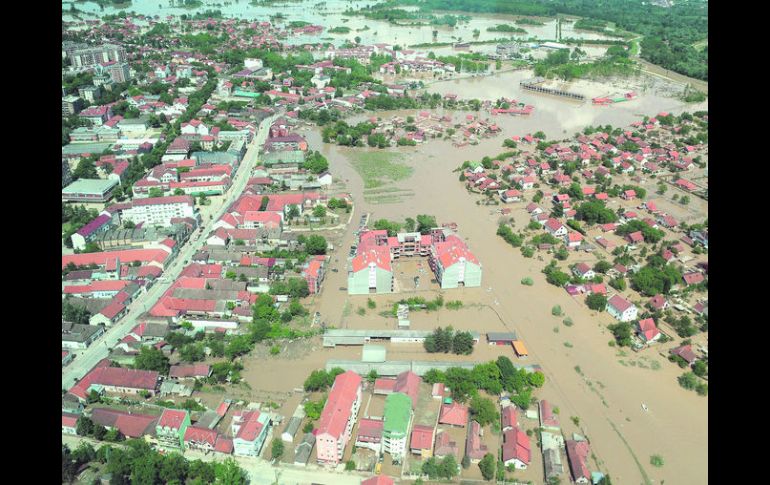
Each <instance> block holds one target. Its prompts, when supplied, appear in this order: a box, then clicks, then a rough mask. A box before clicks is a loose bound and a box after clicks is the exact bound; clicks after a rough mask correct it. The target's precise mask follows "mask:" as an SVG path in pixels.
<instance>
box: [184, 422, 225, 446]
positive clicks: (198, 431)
mask: <svg viewBox="0 0 770 485" xmlns="http://www.w3.org/2000/svg"><path fill="white" fill-rule="evenodd" d="M217 435H218V433H217V432H216V431H214V430H211V429H205V428H196V427H195V426H188V427H187V430H186V431H185V432H184V442H185V443H189V442H190V441H195V442H197V443H208V444H210V445H211V446H212V447H214V446H216V443H217Z"/></svg>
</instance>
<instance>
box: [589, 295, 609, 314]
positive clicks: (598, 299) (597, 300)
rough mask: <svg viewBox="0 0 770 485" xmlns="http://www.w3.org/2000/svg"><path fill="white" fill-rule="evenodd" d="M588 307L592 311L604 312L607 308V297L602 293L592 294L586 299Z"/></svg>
mask: <svg viewBox="0 0 770 485" xmlns="http://www.w3.org/2000/svg"><path fill="white" fill-rule="evenodd" d="M586 305H587V306H588V308H590V309H591V310H596V311H598V312H603V311H604V309H605V308H606V307H607V297H606V296H604V295H602V294H600V293H591V294H590V295H588V297H586Z"/></svg>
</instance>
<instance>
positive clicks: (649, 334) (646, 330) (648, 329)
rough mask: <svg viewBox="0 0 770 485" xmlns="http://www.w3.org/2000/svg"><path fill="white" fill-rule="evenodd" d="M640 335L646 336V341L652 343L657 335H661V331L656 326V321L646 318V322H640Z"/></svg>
mask: <svg viewBox="0 0 770 485" xmlns="http://www.w3.org/2000/svg"><path fill="white" fill-rule="evenodd" d="M639 333H641V334H642V335H644V339H645V340H647V341H650V340H652V339H654V338H655V336H656V335H658V334H660V330H658V327H657V326H656V325H655V320H653V319H652V318H645V319H644V320H639Z"/></svg>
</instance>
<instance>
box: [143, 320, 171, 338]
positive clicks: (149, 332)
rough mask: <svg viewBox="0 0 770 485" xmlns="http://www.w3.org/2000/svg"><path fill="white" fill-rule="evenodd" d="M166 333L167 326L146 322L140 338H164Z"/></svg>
mask: <svg viewBox="0 0 770 485" xmlns="http://www.w3.org/2000/svg"><path fill="white" fill-rule="evenodd" d="M168 331H169V330H168V324H165V323H154V322H147V323H146V324H145V326H144V334H143V335H142V337H165V336H166V335H168Z"/></svg>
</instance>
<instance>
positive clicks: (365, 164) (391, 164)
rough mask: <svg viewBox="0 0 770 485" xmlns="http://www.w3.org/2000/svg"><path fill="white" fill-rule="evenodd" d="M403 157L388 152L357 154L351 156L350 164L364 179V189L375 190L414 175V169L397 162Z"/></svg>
mask: <svg viewBox="0 0 770 485" xmlns="http://www.w3.org/2000/svg"><path fill="white" fill-rule="evenodd" d="M402 156H403V155H400V154H397V153H388V152H356V153H352V154H351V155H350V159H351V160H350V164H351V165H352V166H353V168H354V169H355V170H356V172H358V174H359V175H360V176H361V178H362V179H363V181H364V189H374V188H377V187H382V186H384V185H386V184H388V183H391V182H398V181H399V180H404V179H407V178H409V176H410V175H412V172H413V171H414V169H412V168H411V167H409V166H407V165H406V164H404V163H400V162H398V161H397V159H398V158H400V157H402Z"/></svg>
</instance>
